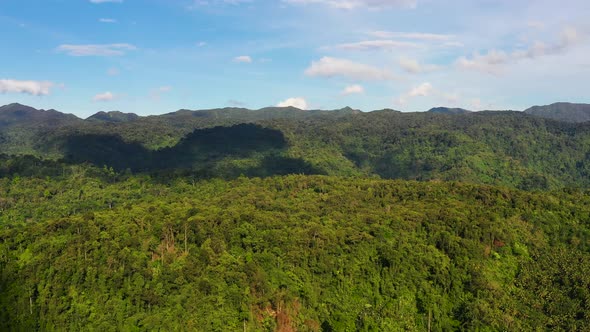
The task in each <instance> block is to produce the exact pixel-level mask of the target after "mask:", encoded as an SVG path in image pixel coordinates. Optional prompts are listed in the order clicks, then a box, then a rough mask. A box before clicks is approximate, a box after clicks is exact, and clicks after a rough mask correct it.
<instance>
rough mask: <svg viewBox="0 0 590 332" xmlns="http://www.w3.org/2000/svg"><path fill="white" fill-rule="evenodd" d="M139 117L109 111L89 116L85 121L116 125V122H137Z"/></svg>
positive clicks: (133, 114) (132, 114)
mask: <svg viewBox="0 0 590 332" xmlns="http://www.w3.org/2000/svg"><path fill="white" fill-rule="evenodd" d="M138 118H139V115H137V114H135V113H123V112H119V111H110V112H103V111H101V112H98V113H96V114H94V115H91V116H90V117H88V118H87V119H86V120H87V121H100V122H111V123H118V122H129V121H133V120H137V119H138Z"/></svg>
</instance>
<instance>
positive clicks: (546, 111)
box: [524, 102, 590, 122]
mask: <svg viewBox="0 0 590 332" xmlns="http://www.w3.org/2000/svg"><path fill="white" fill-rule="evenodd" d="M524 112H525V113H526V114H530V115H534V116H538V117H542V118H547V119H552V120H557V121H565V122H587V121H590V104H576V103H568V102H558V103H553V104H551V105H545V106H533V107H531V108H529V109H526V110H525V111H524Z"/></svg>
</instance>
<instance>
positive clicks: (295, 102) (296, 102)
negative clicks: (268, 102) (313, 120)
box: [277, 97, 308, 110]
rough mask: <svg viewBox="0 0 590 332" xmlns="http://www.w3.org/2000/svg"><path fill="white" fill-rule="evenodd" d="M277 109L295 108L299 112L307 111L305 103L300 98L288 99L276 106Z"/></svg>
mask: <svg viewBox="0 0 590 332" xmlns="http://www.w3.org/2000/svg"><path fill="white" fill-rule="evenodd" d="M277 106H278V107H296V108H298V109H300V110H307V108H308V105H307V101H306V100H305V99H304V98H301V97H295V98H288V99H287V100H284V101H282V102H280V103H278V104H277Z"/></svg>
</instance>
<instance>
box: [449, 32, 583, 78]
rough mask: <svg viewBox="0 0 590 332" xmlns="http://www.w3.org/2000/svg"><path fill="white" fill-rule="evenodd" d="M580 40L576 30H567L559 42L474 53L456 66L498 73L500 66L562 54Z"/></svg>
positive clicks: (461, 59)
mask: <svg viewBox="0 0 590 332" xmlns="http://www.w3.org/2000/svg"><path fill="white" fill-rule="evenodd" d="M579 40H580V37H579V34H578V31H577V30H576V29H574V28H565V29H564V30H563V31H562V33H561V36H560V38H559V40H558V41H556V42H554V43H550V44H546V43H543V42H539V41H537V42H535V43H533V44H532V45H530V46H529V47H528V48H526V49H523V50H516V51H513V52H506V51H502V50H495V49H493V50H490V51H488V52H487V53H483V54H481V53H479V52H476V53H474V54H473V55H472V56H471V57H465V56H462V57H460V58H458V59H457V60H456V61H455V65H456V66H457V67H459V68H463V69H473V70H480V71H484V72H488V73H498V72H499V71H500V66H501V65H505V64H509V63H514V62H518V61H520V60H524V59H535V58H539V57H543V56H548V55H555V54H560V53H563V52H565V51H567V50H568V49H569V48H571V47H573V46H574V45H576V44H577V43H578V42H579Z"/></svg>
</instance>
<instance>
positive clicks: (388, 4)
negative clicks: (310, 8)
mask: <svg viewBox="0 0 590 332" xmlns="http://www.w3.org/2000/svg"><path fill="white" fill-rule="evenodd" d="M283 1H284V2H287V3H291V4H298V5H312V4H318V5H325V6H328V7H332V8H338V9H348V10H350V9H357V8H369V9H384V8H392V7H401V8H416V5H417V3H418V0H283Z"/></svg>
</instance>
